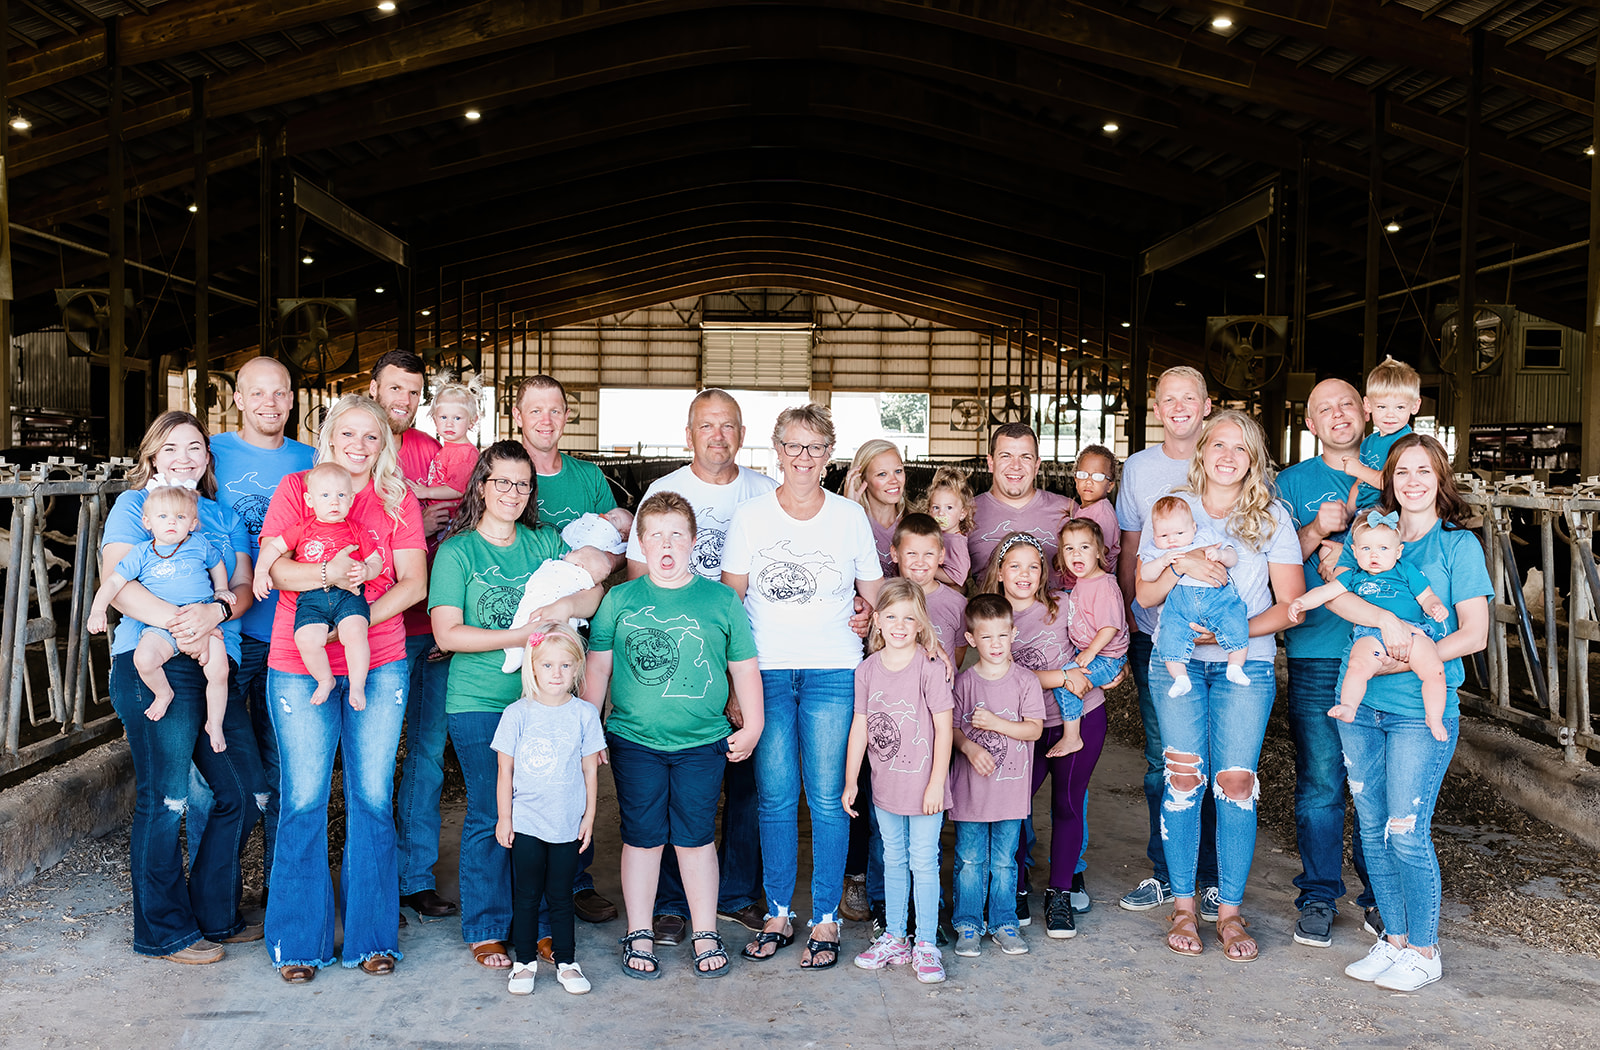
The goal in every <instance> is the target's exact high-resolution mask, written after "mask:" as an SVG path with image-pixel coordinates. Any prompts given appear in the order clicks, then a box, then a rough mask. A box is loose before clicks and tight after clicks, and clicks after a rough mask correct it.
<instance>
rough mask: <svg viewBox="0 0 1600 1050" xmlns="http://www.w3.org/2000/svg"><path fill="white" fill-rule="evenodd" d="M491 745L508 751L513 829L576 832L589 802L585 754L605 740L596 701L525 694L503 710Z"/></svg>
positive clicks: (560, 838) (546, 837)
mask: <svg viewBox="0 0 1600 1050" xmlns="http://www.w3.org/2000/svg"><path fill="white" fill-rule="evenodd" d="M489 746H490V747H492V748H493V749H494V750H496V751H498V752H499V753H501V754H503V755H510V756H511V762H512V768H511V830H512V831H515V832H516V833H517V834H519V835H532V836H533V837H534V838H537V839H540V840H542V841H544V842H553V843H559V842H571V841H572V840H573V839H575V838H577V837H578V832H579V831H580V830H582V828H583V811H584V808H585V807H586V806H587V805H588V804H589V794H588V787H587V786H586V785H585V784H584V779H583V760H584V759H585V758H586V757H588V756H589V755H592V754H594V753H595V752H596V751H603V750H605V746H606V737H605V732H604V731H603V730H602V729H601V728H600V713H599V712H598V711H596V710H595V707H594V705H593V704H591V703H589V702H588V701H586V700H580V699H578V698H577V697H573V698H572V699H570V700H568V701H567V702H566V703H564V704H562V705H561V706H560V707H547V706H545V705H544V704H541V703H540V702H539V701H537V700H534V699H532V698H529V697H524V698H523V699H521V700H517V701H514V702H512V703H510V704H508V705H506V709H505V710H504V711H503V712H501V714H500V724H499V725H498V726H496V727H495V731H494V739H493V740H491V741H490V742H489Z"/></svg>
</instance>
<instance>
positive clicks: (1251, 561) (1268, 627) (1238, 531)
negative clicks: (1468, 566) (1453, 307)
mask: <svg viewBox="0 0 1600 1050" xmlns="http://www.w3.org/2000/svg"><path fill="white" fill-rule="evenodd" d="M1175 495H1177V496H1179V497H1180V498H1181V499H1183V500H1184V502H1186V503H1187V504H1188V505H1189V509H1190V511H1191V513H1193V515H1194V520H1195V522H1196V523H1198V524H1205V523H1208V522H1209V523H1210V524H1211V526H1212V527H1213V528H1215V530H1216V531H1217V532H1219V533H1221V534H1222V535H1223V536H1224V537H1225V538H1226V539H1227V540H1229V541H1231V542H1232V544H1233V546H1234V548H1235V549H1236V550H1237V552H1238V563H1237V564H1236V565H1234V566H1233V568H1232V569H1231V570H1230V569H1225V568H1224V567H1223V566H1222V565H1221V563H1219V562H1216V561H1212V560H1210V559H1208V558H1207V557H1206V556H1205V555H1204V553H1203V552H1201V551H1194V552H1191V553H1189V554H1186V555H1185V556H1184V557H1183V558H1182V559H1180V560H1179V561H1177V562H1175V563H1174V564H1172V565H1171V566H1169V567H1168V568H1167V569H1164V570H1162V572H1161V575H1160V576H1158V577H1157V578H1156V579H1155V580H1153V581H1152V580H1146V579H1145V578H1144V575H1143V573H1140V576H1139V581H1138V585H1137V586H1138V598H1139V604H1140V605H1142V606H1144V607H1145V608H1146V609H1155V608H1156V607H1157V606H1159V605H1161V604H1163V603H1164V602H1165V601H1166V598H1167V594H1168V592H1170V591H1171V590H1172V588H1173V586H1174V585H1175V584H1176V583H1177V582H1178V578H1179V576H1180V575H1188V576H1192V577H1193V578H1194V579H1195V580H1203V581H1205V582H1206V583H1208V584H1211V585H1213V586H1220V585H1221V584H1223V583H1224V582H1227V581H1229V580H1231V581H1232V583H1233V585H1234V587H1235V589H1236V590H1237V591H1238V592H1239V597H1240V598H1242V599H1243V600H1244V605H1245V611H1246V613H1247V614H1248V615H1249V617H1250V642H1249V646H1248V648H1247V650H1246V657H1245V664H1244V668H1243V670H1244V675H1245V677H1246V678H1248V683H1241V682H1239V681H1237V680H1236V679H1231V678H1229V677H1228V666H1229V665H1228V662H1227V654H1226V652H1225V651H1224V650H1223V649H1222V648H1220V647H1219V646H1217V645H1216V644H1215V642H1216V639H1215V638H1213V637H1212V636H1211V635H1210V633H1209V632H1206V633H1203V634H1199V635H1197V636H1196V639H1195V640H1196V642H1197V644H1196V646H1195V650H1194V653H1193V655H1192V657H1191V659H1190V660H1189V668H1188V669H1189V679H1190V681H1191V683H1193V684H1192V686H1191V688H1190V691H1189V692H1187V693H1184V694H1182V695H1180V696H1177V697H1173V696H1171V695H1170V690H1171V688H1172V685H1173V678H1172V675H1170V674H1169V673H1168V672H1167V667H1166V664H1165V663H1163V662H1162V661H1161V660H1159V659H1152V660H1151V661H1150V693H1151V696H1152V698H1153V699H1154V700H1155V705H1156V712H1157V714H1158V716H1159V718H1160V723H1161V743H1162V746H1163V749H1164V752H1165V763H1166V788H1165V793H1164V795H1163V800H1162V806H1161V820H1162V825H1161V826H1162V840H1163V845H1164V846H1165V849H1166V855H1167V873H1168V875H1169V876H1170V877H1171V879H1172V893H1173V896H1174V897H1175V898H1176V900H1175V901H1174V904H1173V915H1172V924H1171V927H1170V928H1169V930H1168V932H1167V947H1168V948H1170V949H1172V951H1174V952H1176V953H1178V954H1179V955H1199V954H1200V952H1201V950H1202V945H1201V942H1200V935H1199V933H1198V931H1197V926H1196V909H1195V868H1196V866H1197V863H1198V861H1199V856H1200V810H1201V807H1202V806H1205V805H1210V802H1209V801H1208V800H1207V799H1206V797H1205V793H1206V787H1207V785H1208V784H1209V785H1210V786H1211V789H1212V792H1213V794H1214V795H1215V796H1216V810H1217V876H1218V880H1219V881H1218V891H1219V893H1220V894H1221V898H1222V901H1221V906H1220V907H1219V908H1218V909H1217V914H1218V916H1219V917H1218V920H1217V939H1218V940H1219V941H1220V942H1221V945H1222V951H1223V954H1224V955H1225V956H1226V957H1227V958H1228V960H1229V961H1231V962H1250V961H1252V960H1254V959H1255V957H1256V955H1257V947H1256V942H1255V940H1254V939H1253V938H1252V937H1250V935H1249V934H1247V933H1246V932H1245V926H1246V923H1245V922H1244V920H1243V919H1242V918H1241V917H1240V915H1239V906H1240V904H1242V903H1243V900H1244V887H1245V882H1246V881H1247V880H1248V879H1249V877H1250V862H1251V859H1252V858H1253V857H1254V855H1255V844H1256V805H1255V799H1256V796H1257V794H1258V793H1259V791H1260V786H1259V784H1258V783H1257V781H1256V763H1257V761H1258V760H1259V759H1260V757H1261V741H1262V738H1263V737H1265V736H1266V732H1267V716H1268V715H1269V714H1270V713H1271V711H1272V701H1273V697H1274V695H1275V694H1276V692H1277V679H1276V678H1275V677H1274V676H1273V669H1272V665H1273V658H1274V656H1275V655H1276V648H1277V642H1276V640H1275V639H1274V638H1273V635H1274V634H1275V633H1276V632H1277V631H1280V630H1282V629H1283V628H1285V627H1287V626H1288V625H1289V616H1288V609H1289V603H1290V602H1292V601H1293V600H1294V599H1296V598H1298V597H1299V596H1300V595H1301V594H1302V593H1303V592H1304V591H1305V582H1306V581H1305V576H1304V573H1303V572H1302V569H1301V560H1300V541H1299V538H1298V536H1297V535H1296V534H1295V528H1294V522H1293V521H1292V520H1291V519H1290V518H1289V513H1288V511H1287V509H1285V507H1284V506H1283V504H1282V503H1280V502H1279V501H1278V500H1277V499H1276V498H1275V496H1274V489H1273V484H1272V467H1271V465H1270V462H1269V460H1268V458H1267V446H1266V439H1265V438H1264V436H1263V435H1262V432H1261V427H1260V425H1259V424H1258V423H1256V421H1255V420H1253V419H1251V418H1250V417H1249V416H1247V415H1245V414H1244V413H1242V412H1235V411H1231V410H1230V411H1226V412H1219V413H1217V414H1216V415H1214V416H1212V417H1211V418H1210V419H1209V420H1207V421H1206V425H1205V428H1204V429H1203V430H1201V432H1200V442H1199V444H1198V445H1197V446H1196V448H1195V453H1194V458H1193V459H1192V460H1191V461H1190V463H1189V478H1188V484H1187V485H1185V486H1184V487H1182V488H1180V489H1178V490H1177V491H1176V492H1175ZM1152 537H1153V533H1152V525H1151V523H1150V522H1149V521H1148V520H1147V521H1146V522H1145V526H1144V534H1143V536H1142V538H1141V542H1140V556H1141V558H1145V557H1146V552H1150V553H1152V554H1159V553H1160V552H1159V551H1157V550H1156V549H1155V547H1154V540H1153V538H1152ZM1198 643H1207V644H1198Z"/></svg>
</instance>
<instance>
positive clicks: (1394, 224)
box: [1383, 219, 1400, 233]
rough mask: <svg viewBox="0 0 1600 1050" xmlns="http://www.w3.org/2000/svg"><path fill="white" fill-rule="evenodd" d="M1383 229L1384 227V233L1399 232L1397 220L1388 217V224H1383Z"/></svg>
mask: <svg viewBox="0 0 1600 1050" xmlns="http://www.w3.org/2000/svg"><path fill="white" fill-rule="evenodd" d="M1383 229H1384V232H1386V233H1399V232H1400V224H1399V223H1398V222H1396V221H1395V220H1394V219H1390V220H1389V224H1388V225H1387V226H1385V227H1384V228H1383Z"/></svg>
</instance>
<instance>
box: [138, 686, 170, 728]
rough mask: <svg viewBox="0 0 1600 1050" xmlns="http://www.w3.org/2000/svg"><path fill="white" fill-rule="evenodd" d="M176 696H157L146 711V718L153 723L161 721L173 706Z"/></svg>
mask: <svg viewBox="0 0 1600 1050" xmlns="http://www.w3.org/2000/svg"><path fill="white" fill-rule="evenodd" d="M174 695H175V694H173V693H168V694H167V695H166V696H157V697H156V698H155V699H154V700H151V701H150V706H149V707H147V708H145V709H144V716H145V717H146V718H148V719H150V721H152V722H159V721H161V716H162V715H164V714H166V713H167V708H169V707H171V706H172V698H173V696H174Z"/></svg>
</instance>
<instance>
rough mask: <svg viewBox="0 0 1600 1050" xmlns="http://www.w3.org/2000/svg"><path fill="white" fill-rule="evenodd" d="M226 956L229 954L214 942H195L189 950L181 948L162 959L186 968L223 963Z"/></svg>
mask: <svg viewBox="0 0 1600 1050" xmlns="http://www.w3.org/2000/svg"><path fill="white" fill-rule="evenodd" d="M225 954H227V953H226V952H224V951H223V950H222V945H220V944H217V943H215V942H213V941H195V942H194V943H193V944H191V945H189V946H188V947H187V948H179V949H178V950H177V951H175V952H173V953H171V954H170V955H163V956H162V958H163V959H166V960H167V961H168V962H175V963H182V964H183V965H185V966H207V965H209V964H211V963H214V962H221V961H222V957H223V956H224V955H225Z"/></svg>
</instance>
